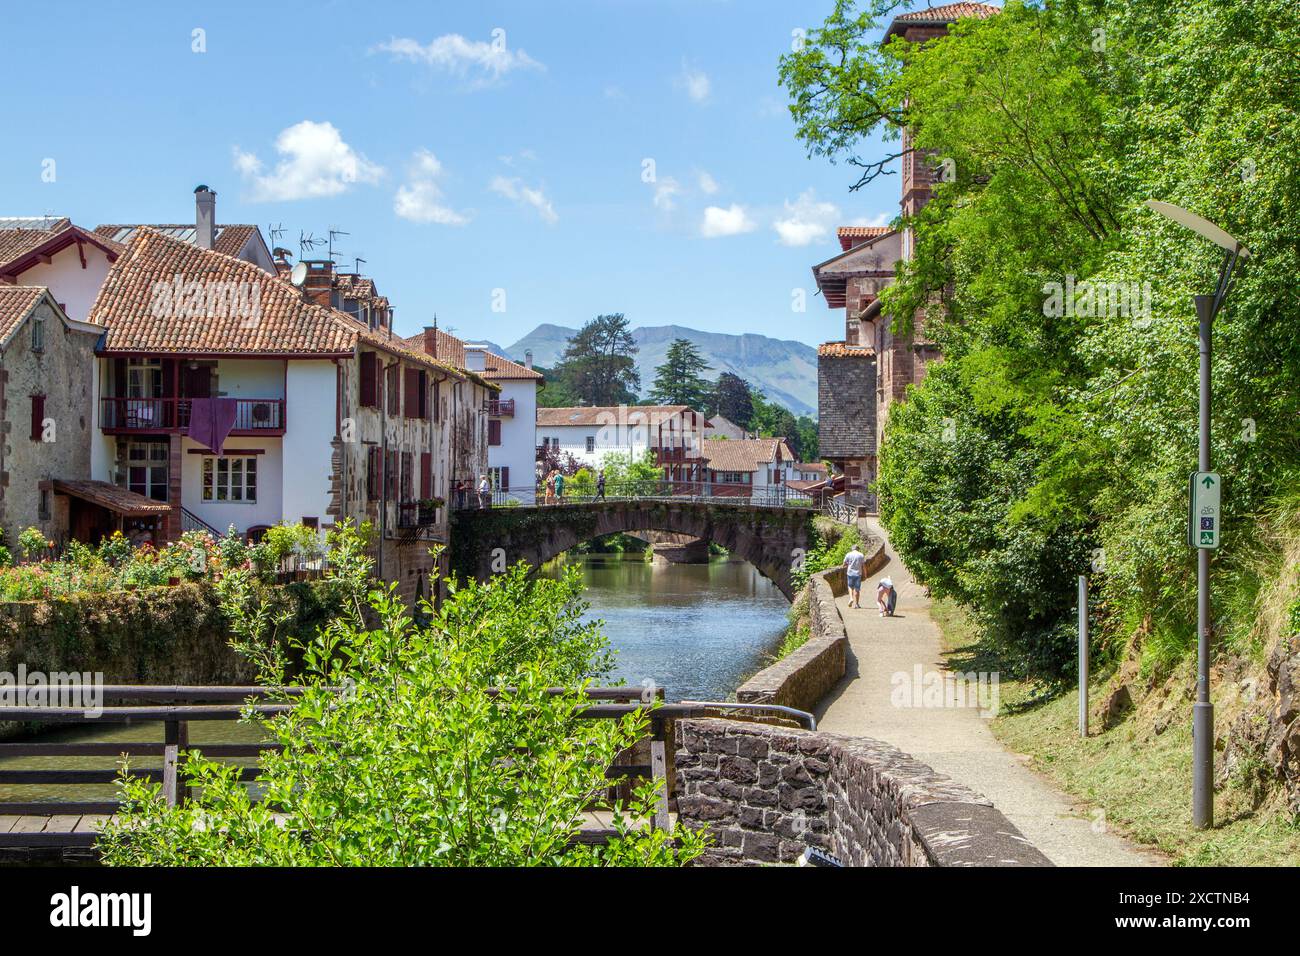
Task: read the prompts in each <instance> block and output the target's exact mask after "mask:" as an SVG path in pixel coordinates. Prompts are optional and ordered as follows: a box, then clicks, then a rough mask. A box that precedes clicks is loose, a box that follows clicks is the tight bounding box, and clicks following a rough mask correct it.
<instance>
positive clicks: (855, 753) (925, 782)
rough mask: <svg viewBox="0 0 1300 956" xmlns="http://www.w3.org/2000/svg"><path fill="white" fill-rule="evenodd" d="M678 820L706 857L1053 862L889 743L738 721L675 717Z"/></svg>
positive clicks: (732, 862) (727, 860) (858, 862)
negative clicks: (699, 835)
mask: <svg viewBox="0 0 1300 956" xmlns="http://www.w3.org/2000/svg"><path fill="white" fill-rule="evenodd" d="M676 734H677V737H676V742H677V752H676V774H677V776H676V794H677V811H678V819H679V821H680V822H681V823H682V824H683V825H684V826H687V827H692V828H704V829H707V830H708V831H709V833H710V835H711V836H712V838H713V845H712V846H711V847H710V849H709V850H707V851H706V852H705V854H704V855H703V856H702V857H701V858H700V860H699V865H704V866H754V865H763V864H780V863H784V864H789V863H794V862H795V861H796V860H798V858H799V856H800V855H801V854H802V853H803V851H804V849H805V848H806V847H810V846H811V847H818V848H820V849H823V850H825V851H827V852H829V853H831V854H832V855H834V856H836V857H837V858H839V859H840V860H841V861H843V862H844V863H845V864H846V865H849V866H1050V865H1051V862H1050V861H1049V860H1048V859H1047V858H1046V857H1045V856H1044V855H1043V854H1042V853H1041V852H1039V851H1038V850H1037V849H1036V848H1035V847H1034V846H1033V845H1032V844H1030V843H1029V841H1028V840H1026V839H1025V838H1024V836H1023V835H1022V834H1021V833H1020V831H1019V830H1017V829H1016V827H1015V826H1014V825H1013V824H1012V823H1011V822H1010V821H1009V820H1007V819H1006V818H1005V817H1004V816H1003V815H1002V814H1001V813H1000V812H999V811H998V810H997V809H996V808H994V807H993V806H992V805H991V804H990V803H989V802H988V801H987V800H986V799H984V798H983V797H981V796H980V795H979V794H977V793H975V792H974V791H971V790H969V789H967V788H965V787H963V786H961V785H960V784H958V783H956V782H954V781H952V780H950V779H949V778H947V777H945V776H943V775H942V774H940V773H937V772H935V771H934V770H932V769H930V768H929V767H927V766H926V765H925V764H922V763H921V762H920V761H917V760H915V759H913V758H912V757H909V756H908V755H907V754H905V753H903V752H902V751H900V750H898V749H897V748H895V747H891V746H889V745H888V744H884V743H880V742H878V741H875V740H869V739H866V738H861V737H843V736H840V735H838V734H825V733H818V732H814V731H805V730H792V729H788V728H784V727H774V726H771V725H767V724H756V723H749V722H744V721H733V720H718V719H702V720H686V721H679V722H678V723H677V728H676Z"/></svg>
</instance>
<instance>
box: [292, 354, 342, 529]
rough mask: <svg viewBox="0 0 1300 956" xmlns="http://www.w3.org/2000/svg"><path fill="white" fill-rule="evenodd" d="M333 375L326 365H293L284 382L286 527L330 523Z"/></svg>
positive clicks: (333, 410)
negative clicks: (308, 522) (313, 521)
mask: <svg viewBox="0 0 1300 956" xmlns="http://www.w3.org/2000/svg"><path fill="white" fill-rule="evenodd" d="M336 383H337V379H336V372H335V366H334V363H333V362H330V361H320V362H317V361H294V362H290V363H289V370H288V375H287V378H286V385H287V387H286V394H285V418H286V425H287V427H286V428H285V434H284V461H285V467H284V475H283V481H284V494H283V509H284V520H285V521H300V520H302V519H303V518H305V517H311V518H318V519H320V523H321V524H322V525H324V524H327V523H328V522H329V516H328V515H327V514H326V510H327V509H328V508H329V503H330V470H331V462H330V457H331V455H332V453H333V448H332V447H331V445H330V442H331V441H333V440H334V414H335V399H336Z"/></svg>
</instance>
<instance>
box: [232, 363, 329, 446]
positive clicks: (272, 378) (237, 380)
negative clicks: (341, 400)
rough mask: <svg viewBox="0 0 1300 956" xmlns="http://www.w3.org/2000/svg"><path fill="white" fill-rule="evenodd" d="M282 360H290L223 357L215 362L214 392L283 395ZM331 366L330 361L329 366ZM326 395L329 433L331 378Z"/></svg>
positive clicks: (245, 395) (277, 396)
mask: <svg viewBox="0 0 1300 956" xmlns="http://www.w3.org/2000/svg"><path fill="white" fill-rule="evenodd" d="M286 364H290V363H286V362H284V361H283V360H273V359H224V358H223V359H221V360H219V361H218V362H217V374H216V379H215V382H214V387H215V390H216V391H215V394H216V395H218V396H220V397H222V398H284V397H285V395H284V391H285V365H286ZM333 367H334V366H333V365H332V364H331V365H330V368H331V370H332V369H333ZM332 374H333V373H332V371H331V376H332ZM330 395H331V406H330V407H331V412H330V415H331V419H330V421H331V431H330V434H333V398H332V396H333V382H332V381H331V385H330Z"/></svg>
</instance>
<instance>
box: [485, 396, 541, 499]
mask: <svg viewBox="0 0 1300 956" xmlns="http://www.w3.org/2000/svg"><path fill="white" fill-rule="evenodd" d="M499 384H500V385H501V396H500V397H501V400H502V401H508V400H509V399H514V402H515V414H514V417H513V418H503V419H501V444H500V445H489V446H488V467H489V468H503V467H504V468H509V469H510V484H511V486H512V487H515V488H519V489H520V491H519V492H517V493H514V494H512V495H511V497H513V498H516V499H518V500H519V501H520V502H521V503H523V504H532V503H533V501H534V498H535V495H534V493H533V492H532V490H531V489H532V488H533V487H534V483H535V481H536V475H537V446H538V445H539V444H540V442H539V440H538V438H537V382H536V380H529V381H512V380H507V381H501V382H500V383H499Z"/></svg>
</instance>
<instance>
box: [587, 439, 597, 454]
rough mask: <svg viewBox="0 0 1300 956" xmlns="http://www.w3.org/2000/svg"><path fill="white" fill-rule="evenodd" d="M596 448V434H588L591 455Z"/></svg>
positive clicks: (588, 446) (588, 452) (588, 450)
mask: <svg viewBox="0 0 1300 956" xmlns="http://www.w3.org/2000/svg"><path fill="white" fill-rule="evenodd" d="M595 450H596V436H595V435H588V436H587V454H588V455H590V454H591V453H592V452H593V451H595Z"/></svg>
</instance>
